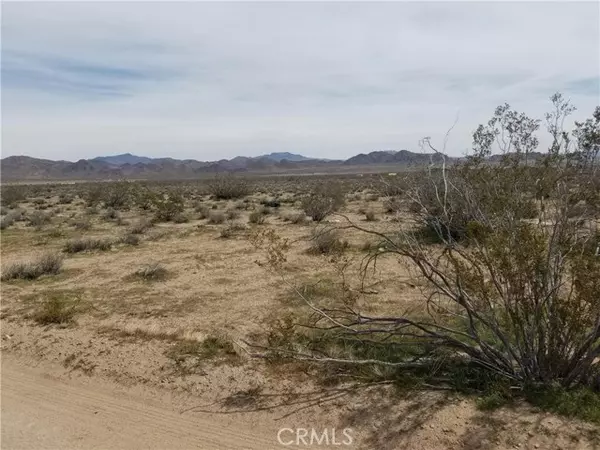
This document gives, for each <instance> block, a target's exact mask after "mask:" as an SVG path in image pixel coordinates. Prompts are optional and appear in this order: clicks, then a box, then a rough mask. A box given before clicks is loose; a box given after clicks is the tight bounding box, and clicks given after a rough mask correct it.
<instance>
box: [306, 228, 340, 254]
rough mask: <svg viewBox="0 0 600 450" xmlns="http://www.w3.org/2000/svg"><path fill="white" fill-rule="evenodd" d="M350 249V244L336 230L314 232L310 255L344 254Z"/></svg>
mask: <svg viewBox="0 0 600 450" xmlns="http://www.w3.org/2000/svg"><path fill="white" fill-rule="evenodd" d="M347 247H348V242H346V241H343V240H342V239H341V238H340V232H339V230H336V229H325V230H314V231H313V237H312V240H311V246H310V248H309V250H308V251H309V253H312V254H320V255H329V254H334V253H342V252H343V251H344V250H345V249H346V248H347Z"/></svg>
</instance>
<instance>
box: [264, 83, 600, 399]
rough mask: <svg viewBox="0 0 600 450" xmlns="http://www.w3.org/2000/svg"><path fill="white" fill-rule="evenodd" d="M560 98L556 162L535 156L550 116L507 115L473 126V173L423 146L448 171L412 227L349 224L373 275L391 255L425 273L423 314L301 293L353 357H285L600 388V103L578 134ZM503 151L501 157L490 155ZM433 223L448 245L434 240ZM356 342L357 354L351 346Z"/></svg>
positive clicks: (552, 155) (434, 174) (430, 178)
mask: <svg viewBox="0 0 600 450" xmlns="http://www.w3.org/2000/svg"><path fill="white" fill-rule="evenodd" d="M551 100H552V104H553V107H554V110H553V112H551V113H550V114H548V115H547V116H546V122H547V129H548V131H549V132H550V135H551V137H552V144H551V146H550V149H549V151H548V152H547V153H536V152H535V150H536V149H537V147H538V145H539V143H538V139H537V137H536V136H535V132H536V131H537V129H538V127H539V121H535V120H532V119H530V118H528V117H527V116H525V115H524V114H519V113H517V112H515V111H513V110H511V109H510V107H509V106H508V105H504V106H501V107H499V108H498V109H497V110H496V112H495V114H494V116H493V118H492V119H491V120H490V121H489V122H488V124H487V125H482V126H480V127H479V128H477V130H476V131H475V133H474V145H473V154H472V155H470V156H469V157H468V159H467V161H466V162H465V163H464V164H459V165H456V166H453V167H447V165H446V158H445V156H444V154H443V151H438V150H436V149H435V148H434V147H433V145H432V144H431V143H430V142H429V140H428V139H426V140H424V146H425V147H426V148H429V149H431V150H432V151H433V152H434V154H435V155H437V156H438V157H439V158H441V160H440V159H439V158H438V159H437V161H441V162H439V163H432V165H431V167H430V168H429V169H428V170H427V171H426V173H424V174H419V176H417V177H413V183H412V184H411V186H410V187H409V188H408V192H407V195H408V196H409V197H410V198H411V199H412V200H413V201H414V202H415V203H416V205H417V206H418V207H414V206H413V210H414V211H415V212H416V217H415V219H416V225H417V226H416V228H415V229H414V230H405V229H402V230H399V231H397V232H395V233H390V234H384V233H379V232H377V231H372V230H368V229H366V228H363V227H361V226H359V225H356V224H354V223H351V222H350V221H349V220H348V221H347V225H345V226H344V227H347V228H352V229H354V230H358V231H361V232H363V233H365V234H367V235H369V236H372V237H375V238H377V239H378V241H379V245H378V246H377V249H376V251H373V252H370V254H369V255H368V256H367V258H366V259H365V262H364V264H363V267H362V273H363V274H364V273H366V270H367V269H368V268H369V267H372V266H373V265H374V264H375V263H376V262H377V261H378V260H379V259H381V258H384V257H389V256H392V257H394V258H395V259H397V260H398V261H401V262H403V263H407V264H408V265H409V267H411V268H412V269H413V270H415V271H416V272H417V274H418V275H420V276H421V277H422V278H423V280H424V281H425V287H424V294H425V297H424V299H423V303H424V304H423V309H422V312H420V313H412V314H411V313H409V312H407V311H403V310H399V311H398V312H397V313H396V314H386V315H385V316H380V315H376V314H370V313H365V312H363V311H361V310H359V309H357V308H355V307H353V306H351V305H346V304H344V305H342V306H335V307H330V306H328V305H325V306H321V305H319V304H317V303H315V302H314V301H313V300H312V299H310V298H308V297H306V296H305V295H303V293H302V292H298V295H299V296H300V298H302V299H303V300H304V301H305V303H306V304H307V305H308V306H309V307H310V308H311V310H312V311H313V313H314V317H313V320H312V321H311V322H310V326H311V327H312V329H314V330H319V331H321V332H325V331H326V332H327V336H335V342H336V345H338V346H340V345H341V346H342V347H343V348H342V349H341V350H339V349H338V351H337V353H336V352H333V353H332V352H329V351H328V350H327V348H329V347H331V344H328V345H325V346H319V347H318V349H317V348H314V347H311V346H310V345H308V346H307V345H305V346H303V347H302V350H300V351H299V350H298V348H297V347H296V348H295V349H294V348H292V349H290V348H288V349H287V350H285V348H284V351H287V353H288V354H289V355H291V356H292V357H295V358H298V359H305V360H310V361H323V362H329V363H334V364H351V365H354V366H361V365H370V364H378V365H381V366H385V367H394V368H403V369H406V368H411V369H415V368H418V367H427V368H428V370H429V371H431V370H432V368H433V369H435V367H437V369H435V370H436V371H438V372H439V367H440V362H439V361H444V366H445V367H448V365H450V366H451V367H456V366H459V365H460V366H465V365H466V366H465V367H469V365H475V367H478V368H479V369H480V370H483V371H484V373H485V374H488V375H486V376H491V377H497V378H498V379H500V380H506V381H507V382H508V383H510V384H513V385H517V386H519V387H524V386H530V385H532V384H535V385H544V386H551V385H558V386H562V388H571V387H574V386H588V387H590V388H593V389H599V388H600V296H599V293H600V232H599V230H598V219H599V216H598V199H599V198H600V191H599V190H598V186H599V184H600V183H598V182H597V180H598V177H599V176H600V173H599V171H598V164H599V160H598V152H599V149H600V107H599V108H597V109H596V111H595V113H594V116H593V119H589V120H587V121H585V122H582V123H576V124H575V130H574V132H573V133H572V134H570V133H567V132H565V131H563V129H562V124H563V123H564V120H565V118H566V117H567V116H568V115H569V114H570V113H571V112H572V111H573V108H572V107H571V105H570V104H569V103H568V102H567V101H565V100H564V99H563V98H562V96H560V95H559V94H556V95H554V96H553V97H552V99H551ZM496 146H497V147H499V149H500V152H501V153H500V155H495V156H494V157H492V156H493V155H492V150H493V149H494V148H495V147H496ZM432 161H433V159H432ZM419 180H421V181H420V182H419ZM581 205H585V208H583V209H582V206H581ZM532 210H533V211H535V214H534V213H532V212H531V211H532ZM582 211H585V214H581V213H582ZM423 227H428V228H429V229H430V230H432V231H433V232H434V233H435V234H436V235H437V238H438V241H439V243H440V244H439V245H437V246H431V245H428V244H427V243H426V242H424V240H423V235H422V233H421V229H422V228H423ZM277 242H278V241H277V240H276V239H271V244H269V245H268V246H267V249H268V255H269V257H270V258H271V255H279V254H280V253H282V254H283V255H285V252H284V251H283V250H278V248H280V247H281V246H280V245H278V244H277ZM274 243H275V244H274ZM274 261H275V263H277V264H281V261H285V256H279V257H278V258H276V259H274ZM332 333H333V334H332ZM288 334H289V333H288ZM313 334H314V333H313ZM349 340H350V341H351V342H353V344H352V346H353V350H352V351H348V346H345V347H344V342H348V341H349ZM365 344H366V345H365ZM344 349H345V350H344ZM407 349H408V351H407ZM411 349H412V350H411ZM469 370H471V369H469ZM448 376H450V375H446V376H445V378H446V379H448ZM442 378H444V376H442Z"/></svg>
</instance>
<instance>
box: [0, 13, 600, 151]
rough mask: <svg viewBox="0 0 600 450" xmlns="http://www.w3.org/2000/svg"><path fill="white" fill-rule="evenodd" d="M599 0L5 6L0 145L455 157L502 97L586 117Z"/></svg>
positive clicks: (533, 108)
mask: <svg viewBox="0 0 600 450" xmlns="http://www.w3.org/2000/svg"><path fill="white" fill-rule="evenodd" d="M599 13H600V5H599V4H598V3H574V2H573V3H546V2H544V3H483V2H481V3H450V2H446V3H426V4H422V3H377V4H375V3H373V4H367V3H256V4H249V3H244V4H241V3H235V4H234V3H173V4H168V3H146V2H144V3H108V2H107V3H81V2H79V3H51V4H40V3H5V4H4V5H3V14H2V59H3V61H2V70H3V74H2V75H3V78H2V91H3V92H2V95H3V98H2V113H3V117H2V156H8V155H11V154H28V155H31V156H37V157H47V158H53V159H58V158H60V159H70V160H74V159H78V158H84V157H91V156H96V155H98V154H111V153H120V152H126V151H130V152H134V153H138V154H144V155H150V156H172V157H180V158H196V159H201V160H211V159H220V158H223V157H232V156H235V155H240V154H241V155H256V154H260V153H264V152H269V151H297V152H303V153H306V154H310V155H314V156H317V155H318V156H323V157H329V158H337V157H348V156H351V155H353V154H355V153H358V152H368V151H372V150H376V149H381V148H395V149H399V148H408V149H413V150H414V149H416V147H417V145H416V144H417V141H418V139H419V138H420V137H422V136H424V135H430V136H432V137H434V139H435V138H438V139H440V140H441V136H442V135H443V134H444V133H445V131H446V129H447V128H448V127H449V126H450V125H451V124H452V122H453V121H454V118H455V115H456V113H457V111H460V121H459V124H458V126H457V128H456V129H455V132H454V133H453V137H452V139H451V141H450V150H451V152H453V153H455V154H458V153H460V152H462V151H463V150H464V149H465V148H467V147H468V146H469V144H470V132H471V131H472V130H473V129H474V128H475V127H476V125H477V124H478V123H480V122H482V121H485V120H487V118H488V117H489V115H490V114H491V112H492V111H493V109H494V107H495V106H496V105H498V104H500V103H504V102H508V103H510V104H511V105H513V106H514V107H515V108H518V109H519V110H524V111H525V112H527V113H529V114H531V115H535V116H537V117H540V118H541V117H542V114H543V111H545V109H546V108H547V105H548V101H547V99H548V97H549V96H550V95H551V94H552V93H553V92H555V91H557V90H561V91H563V92H564V93H565V94H566V95H567V96H569V97H571V98H572V100H573V102H574V103H575V104H576V105H577V106H578V107H579V112H578V116H579V117H584V116H589V114H590V113H591V111H592V109H593V108H594V106H596V105H597V104H599V103H600V101H599V99H598V95H599V90H600V86H598V80H600V78H599V76H600V39H599V36H600V25H599V20H598V15H599Z"/></svg>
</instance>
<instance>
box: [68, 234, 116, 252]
mask: <svg viewBox="0 0 600 450" xmlns="http://www.w3.org/2000/svg"><path fill="white" fill-rule="evenodd" d="M112 244H113V242H112V241H111V240H109V239H94V238H82V239H72V240H69V241H67V242H66V243H65V246H64V247H63V251H64V252H65V253H80V252H85V251H90V250H101V251H107V250H110V249H111V247H112Z"/></svg>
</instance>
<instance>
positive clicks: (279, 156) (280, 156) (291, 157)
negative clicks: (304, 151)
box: [258, 152, 313, 162]
mask: <svg viewBox="0 0 600 450" xmlns="http://www.w3.org/2000/svg"><path fill="white" fill-rule="evenodd" d="M258 158H267V159H270V160H273V161H277V162H280V161H282V160H284V159H285V160H287V161H308V160H310V159H313V158H307V157H306V156H302V155H297V154H294V153H288V152H281V153H269V154H268V155H263V156H259V157H258Z"/></svg>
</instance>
